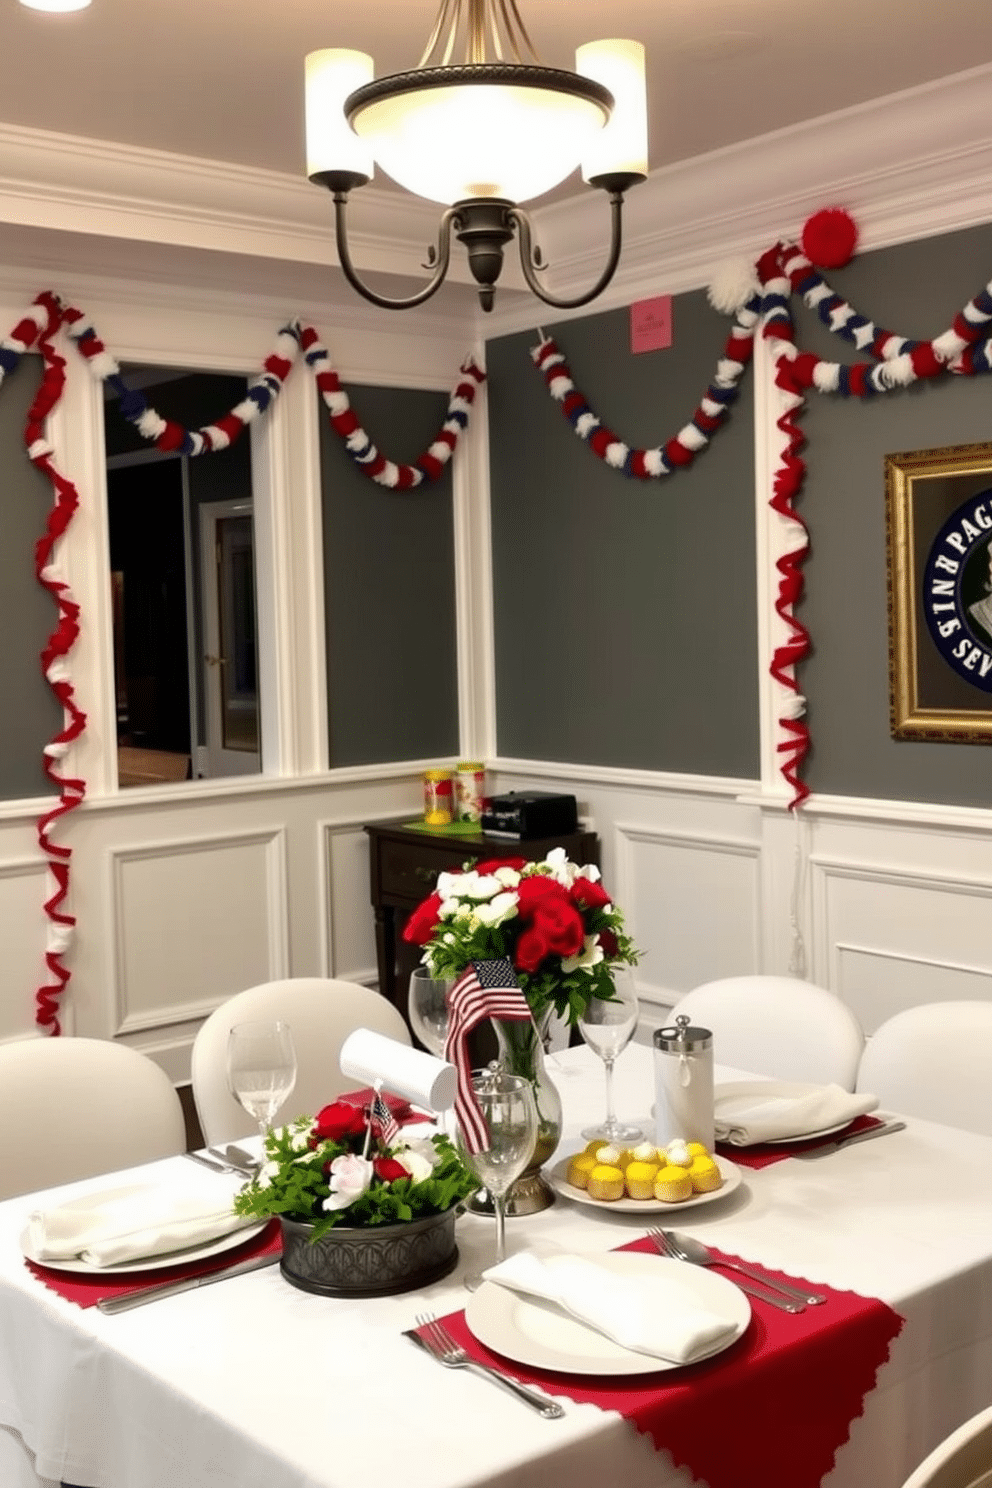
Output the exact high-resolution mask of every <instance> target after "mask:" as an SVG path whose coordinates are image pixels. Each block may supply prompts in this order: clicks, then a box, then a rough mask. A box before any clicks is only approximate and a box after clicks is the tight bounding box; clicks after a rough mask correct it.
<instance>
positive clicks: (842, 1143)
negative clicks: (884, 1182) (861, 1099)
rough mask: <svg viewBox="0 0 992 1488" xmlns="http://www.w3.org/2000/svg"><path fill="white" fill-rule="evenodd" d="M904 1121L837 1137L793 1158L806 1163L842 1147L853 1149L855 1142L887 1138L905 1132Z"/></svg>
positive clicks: (826, 1155) (794, 1155)
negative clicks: (893, 1133) (892, 1134)
mask: <svg viewBox="0 0 992 1488" xmlns="http://www.w3.org/2000/svg"><path fill="white" fill-rule="evenodd" d="M905 1130H906V1123H905V1121H889V1122H886V1124H885V1125H884V1126H870V1127H868V1129H867V1131H859V1132H853V1133H852V1134H851V1136H849V1137H838V1139H837V1141H836V1142H825V1143H824V1144H823V1146H822V1147H809V1148H807V1150H806V1151H805V1152H793V1153H792V1156H793V1157H801V1158H802V1159H803V1160H804V1161H807V1160H808V1159H809V1158H811V1157H829V1156H830V1154H831V1153H832V1152H839V1151H840V1149H841V1148H842V1147H853V1146H854V1143H855V1142H870V1141H871V1140H872V1138H873V1137H887V1136H888V1135H889V1132H897V1131H905Z"/></svg>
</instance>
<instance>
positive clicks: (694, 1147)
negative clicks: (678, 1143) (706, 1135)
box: [685, 1142, 711, 1157]
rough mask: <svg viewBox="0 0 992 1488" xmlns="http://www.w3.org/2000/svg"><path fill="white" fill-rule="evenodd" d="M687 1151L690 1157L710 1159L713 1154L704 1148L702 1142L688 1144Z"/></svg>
mask: <svg viewBox="0 0 992 1488" xmlns="http://www.w3.org/2000/svg"><path fill="white" fill-rule="evenodd" d="M685 1146H686V1151H687V1152H688V1154H689V1156H690V1157H709V1156H711V1154H710V1153H709V1152H708V1151H707V1150H706V1148H705V1147H704V1146H703V1144H702V1142H686V1144H685Z"/></svg>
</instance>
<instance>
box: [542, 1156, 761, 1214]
mask: <svg viewBox="0 0 992 1488" xmlns="http://www.w3.org/2000/svg"><path fill="white" fill-rule="evenodd" d="M548 1178H549V1179H550V1181H551V1185H552V1187H553V1188H554V1189H555V1190H556V1192H557V1193H560V1194H561V1195H562V1196H563V1197H564V1198H566V1199H574V1200H575V1201H576V1203H579V1204H592V1205H595V1207H596V1208H598V1209H609V1210H613V1211H617V1212H619V1213H621V1214H658V1213H660V1212H662V1211H665V1210H669V1209H691V1208H693V1207H695V1206H697V1205H699V1204H712V1203H713V1202H714V1201H715V1200H717V1199H722V1198H725V1197H726V1195H727V1194H729V1193H733V1191H734V1189H735V1188H739V1187H740V1184H741V1180H742V1174H741V1170H740V1168H738V1167H737V1165H736V1164H735V1163H732V1162H728V1161H727V1159H726V1158H725V1157H720V1156H718V1155H717V1154H716V1153H714V1152H710V1151H708V1150H707V1149H706V1148H705V1147H703V1146H702V1144H701V1143H699V1142H683V1141H681V1140H675V1141H672V1142H669V1143H667V1144H666V1146H664V1147H656V1146H655V1145H654V1144H653V1143H651V1142H641V1143H639V1144H638V1146H636V1147H623V1148H621V1147H614V1146H612V1145H610V1144H609V1143H608V1142H603V1141H602V1140H599V1141H594V1142H590V1143H589V1144H588V1145H587V1146H586V1147H585V1148H584V1149H583V1150H582V1151H581V1152H575V1153H573V1154H572V1155H571V1157H565V1158H562V1159H561V1161H560V1162H557V1163H556V1164H555V1166H554V1167H553V1168H552V1169H551V1170H550V1172H549V1173H548Z"/></svg>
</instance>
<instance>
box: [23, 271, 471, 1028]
mask: <svg viewBox="0 0 992 1488" xmlns="http://www.w3.org/2000/svg"><path fill="white" fill-rule="evenodd" d="M63 328H64V329H65V331H66V332H67V333H68V335H69V337H70V338H71V340H72V341H73V342H74V343H75V345H76V347H77V349H78V350H79V352H80V354H81V355H82V356H83V357H84V359H85V360H86V363H87V365H88V367H89V369H90V371H91V373H92V374H93V376H94V377H95V378H96V379H97V381H99V382H105V383H107V384H108V385H109V386H110V387H112V388H113V389H114V390H115V392H116V393H117V395H118V400H119V403H118V406H119V408H120V411H121V414H122V415H123V417H124V418H126V419H127V420H128V422H129V423H131V424H133V425H134V427H135V428H136V429H137V430H138V433H139V434H140V435H141V436H142V438H144V439H147V440H149V441H151V442H152V443H153V444H154V445H155V447H156V448H157V449H160V450H162V451H167V452H169V453H176V454H180V455H190V456H195V455H203V454H209V453H210V452H211V451H212V450H220V449H226V448H227V447H228V446H229V445H230V444H233V442H234V441H235V440H236V439H237V438H238V436H239V435H240V434H242V433H243V432H244V430H245V429H246V428H247V427H248V425H249V424H250V423H251V422H252V420H253V419H256V418H258V417H260V416H261V415H262V414H263V413H265V412H267V410H268V409H269V408H270V407H271V406H272V403H273V401H274V400H275V399H276V398H277V397H278V395H279V393H280V392H281V391H282V388H283V385H284V384H285V381H286V378H287V377H288V376H289V373H290V371H291V370H292V368H293V364H294V362H295V361H296V358H297V356H298V354H299V351H300V348H301V347H302V348H303V351H304V355H305V357H306V361H307V363H308V365H309V366H310V367H311V368H312V370H313V372H314V374H315V376H316V379H317V384H318V387H319V388H320V392H321V397H322V398H323V399H324V402H325V403H326V404H327V407H328V411H329V413H330V419H331V424H332V426H333V428H334V429H335V431H336V432H337V433H338V434H339V435H340V437H341V439H342V441H343V443H344V445H345V448H346V449H347V451H348V453H349V454H350V455H351V457H352V459H353V460H354V461H355V464H356V465H357V466H358V468H359V469H360V470H361V471H362V472H363V473H364V474H365V475H367V476H368V477H369V478H370V479H371V480H374V481H376V482H378V484H380V485H383V486H389V487H391V488H395V489H398V490H408V489H412V488H414V487H416V486H419V485H423V484H424V483H430V482H432V481H435V480H437V478H438V477H439V476H440V475H441V473H442V471H443V470H444V468H445V466H446V465H447V463H448V461H449V460H450V459H451V457H452V455H453V454H454V452H455V448H456V446H457V444H458V438H459V435H460V434H461V433H462V432H463V431H464V430H465V428H466V427H467V425H468V419H469V411H470V409H471V406H472V402H473V400H474V398H475V394H476V391H477V389H478V387H479V385H480V384H481V383H482V382H483V381H484V380H485V373H484V372H483V371H482V370H481V369H480V368H479V367H478V366H477V365H476V363H475V362H474V361H473V360H471V358H470V359H468V360H467V361H466V362H465V363H464V364H463V366H462V368H461V378H460V380H459V382H458V383H457V385H456V386H455V389H454V391H453V392H452V394H451V399H450V401H449V403H448V409H447V413H446V415H445V420H444V423H443V425H442V427H441V429H440V431H439V433H438V435H437V437H436V438H435V439H434V440H433V441H432V443H431V444H430V446H429V447H428V449H427V450H426V451H425V452H424V454H423V455H421V457H420V459H419V460H418V461H417V462H416V464H415V465H397V464H395V463H394V462H393V461H391V460H387V459H385V458H384V457H383V456H382V455H380V454H379V452H378V450H377V449H376V447H375V445H374V444H373V443H372V441H371V439H370V438H369V437H368V435H367V434H366V433H365V431H364V429H362V427H361V425H360V424H359V422H358V420H357V418H356V417H355V415H354V413H353V412H352V411H351V407H350V404H349V402H348V397H347V394H346V393H345V392H344V391H343V389H342V388H341V386H340V383H339V382H338V378H337V374H336V373H335V372H334V371H333V369H332V368H331V365H330V359H329V357H328V354H327V351H326V349H325V348H324V347H323V346H322V345H321V343H320V340H319V338H318V336H317V332H316V331H315V330H314V329H313V327H312V326H302V325H300V324H299V322H297V321H293V322H291V323H290V324H289V325H287V326H285V327H284V328H283V329H282V330H281V331H280V332H279V335H278V337H277V339H276V344H275V347H274V348H273V350H272V352H271V353H270V355H269V356H268V357H267V358H266V359H265V363H264V365H263V368H262V371H261V372H260V373H259V374H258V376H257V377H256V378H254V379H253V380H252V382H251V383H250V384H249V386H248V390H247V393H246V395H245V397H244V399H243V400H242V401H241V402H240V403H238V404H236V405H235V407H234V408H232V409H231V410H230V411H229V412H228V413H226V414H225V415H224V416H223V417H222V418H219V419H217V420H216V422H214V423H212V424H207V425H205V426H204V427H203V428H200V429H192V430H191V429H186V428H184V427H183V426H182V425H181V424H178V423H175V422H174V421H173V420H171V419H165V418H163V417H162V415H161V414H160V413H158V412H156V410H155V409H154V408H150V407H149V405H148V402H147V400H146V398H145V396H144V394H143V393H141V392H136V391H133V390H131V389H129V388H128V387H127V385H126V384H125V382H124V380H123V378H122V377H121V370H120V367H119V366H118V364H117V362H116V361H115V360H114V358H113V357H112V356H111V354H110V353H109V352H108V351H107V348H106V347H105V346H104V344H103V342H102V341H101V340H100V337H99V336H98V335H97V333H96V331H95V329H94V327H93V326H92V324H91V323H90V321H89V320H87V318H86V316H85V315H84V314H83V313H82V311H81V310H77V309H75V308H74V307H72V306H67V305H64V304H63V303H62V301H61V300H60V299H59V297H58V296H57V295H55V294H52V293H51V292H49V291H46V292H45V293H43V294H40V295H39V296H38V297H37V299H36V300H35V301H34V304H33V305H31V306H30V308H29V309H28V310H27V311H26V312H25V314H24V315H23V316H22V318H21V319H20V320H19V321H18V323H17V325H16V326H15V327H14V329H13V330H12V331H11V333H10V335H9V336H6V337H5V338H4V339H3V340H2V341H0V384H2V382H3V379H4V378H5V377H6V376H7V375H8V374H9V373H11V372H13V371H15V370H16V368H17V366H18V365H19V363H20V360H21V358H22V357H23V356H24V354H25V352H27V351H29V350H30V349H31V347H32V346H34V345H35V343H37V345H38V350H39V351H40V352H41V355H42V358H43V362H44V369H45V370H44V375H43V378H42V383H41V387H40V389H39V391H38V395H37V397H36V398H35V400H34V403H33V404H32V407H31V409H30V412H29V414H28V420H27V429H26V434H25V442H26V445H27V452H28V458H29V459H30V460H31V462H32V463H33V464H34V465H35V466H36V467H37V468H38V469H39V470H41V471H43V472H44V474H45V475H47V477H48V479H49V480H50V482H51V484H52V488H53V491H54V494H55V502H54V505H53V508H52V511H51V512H50V514H49V517H48V521H47V523H46V527H45V532H44V535H43V536H42V537H41V538H40V539H39V541H38V543H37V545H36V549H35V573H36V577H37V579H38V582H39V583H40V584H42V585H43V586H44V588H45V589H47V590H48V592H49V594H50V595H51V596H52V598H53V600H54V601H55V603H56V605H57V607H58V620H57V623H56V626H55V629H54V630H53V631H52V633H51V635H50V636H49V638H48V642H47V644H46V646H45V648H44V650H43V651H42V654H41V666H42V671H43V673H44V676H45V678H46V680H47V682H48V685H49V687H50V688H51V689H52V692H53V693H54V694H55V696H56V698H57V699H58V701H59V702H60V703H61V705H62V710H63V718H64V725H63V727H62V729H61V730H60V731H59V732H58V733H57V734H56V735H55V737H54V738H52V739H51V740H50V741H49V742H48V743H47V744H46V745H45V749H44V770H45V774H46V776H47V777H48V779H49V780H50V781H51V782H52V783H53V784H54V785H55V786H56V788H57V790H58V797H59V798H58V801H57V804H56V805H55V806H54V807H52V808H50V809H48V810H46V811H45V812H44V813H43V814H42V816H41V818H40V819H39V821H38V828H37V830H38V845H39V847H40V849H41V851H42V852H43V853H44V855H45V858H46V859H47V864H48V871H49V875H50V879H51V885H50V892H49V893H48V895H47V897H46V899H45V904H44V910H45V915H46V917H47V922H48V923H47V929H46V947H45V965H46V967H47V969H48V973H49V975H50V977H51V978H52V980H51V981H49V982H46V983H45V985H43V986H42V987H40V988H39V989H38V991H37V992H36V994H35V1021H36V1022H37V1023H38V1024H39V1025H40V1026H41V1027H42V1028H45V1029H46V1030H47V1031H48V1032H49V1033H52V1034H58V1033H60V1032H61V1025H60V1022H59V1008H60V1001H59V999H60V997H61V995H62V993H63V992H64V991H65V989H66V986H67V985H68V982H69V979H70V976H71V972H70V971H69V969H68V967H67V966H66V965H65V961H64V957H65V954H66V952H67V951H68V950H69V947H70V945H71V943H72V935H73V931H74V928H75V924H76V921H75V917H74V916H73V915H71V914H69V913H68V912H67V911H66V909H65V903H66V899H67V896H68V892H69V859H70V858H71V856H72V849H71V848H69V847H65V846H63V845H62V844H60V843H57V842H55V841H53V839H52V835H51V833H52V828H53V827H54V825H55V823H56V822H57V821H58V820H59V818H60V817H62V816H64V815H66V813H67V812H70V811H73V810H75V808H76V807H77V806H79V805H80V803H81V802H82V800H83V798H84V797H85V794H86V783H85V781H83V780H79V779H76V778H74V777H71V776H67V775H63V774H61V773H60V771H59V769H58V762H59V761H60V760H62V759H64V758H65V756H66V755H67V754H68V752H69V748H70V745H71V744H72V742H73V741H74V740H75V739H78V738H79V736H80V735H81V734H82V732H83V730H84V729H85V727H86V715H85V713H83V712H82V711H81V709H80V708H79V706H78V704H77V702H76V698H75V691H74V688H73V685H72V680H71V677H70V673H69V668H68V663H67V660H66V658H67V656H68V654H69V652H70V650H71V649H72V646H73V645H74V643H75V641H76V638H77V636H78V634H79V605H78V604H77V603H76V602H75V601H74V600H73V598H72V596H71V594H70V592H69V586H68V584H67V583H66V582H65V579H64V577H63V575H62V571H61V569H60V568H59V566H58V563H57V561H56V559H55V556H54V549H55V546H56V543H57V542H58V540H59V539H60V538H61V537H62V536H63V535H64V534H65V531H66V529H67V527H68V526H69V523H70V521H71V520H72V517H73V514H74V512H75V511H76V508H77V507H78V505H79V495H78V492H77V491H76V488H75V486H74V485H73V484H72V482H71V481H70V480H68V479H67V478H66V477H65V476H64V475H62V474H61V473H60V472H59V470H58V469H57V468H56V466H55V464H54V463H53V460H52V448H51V446H50V445H49V444H48V443H47V441H46V439H45V419H46V418H47V417H48V415H49V414H50V413H51V412H52V410H53V409H54V408H55V406H56V405H57V404H58V402H59V400H60V398H61V397H62V393H63V390H64V388H65V360H64V358H63V357H61V356H60V355H59V354H58V352H56V350H55V347H54V345H53V338H54V336H55V335H56V333H57V332H58V331H59V330H60V329H63Z"/></svg>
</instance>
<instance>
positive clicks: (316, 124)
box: [306, 47, 375, 179]
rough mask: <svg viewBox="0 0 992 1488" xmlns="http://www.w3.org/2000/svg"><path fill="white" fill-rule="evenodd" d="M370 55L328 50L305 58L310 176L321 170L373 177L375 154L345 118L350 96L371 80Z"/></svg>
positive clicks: (343, 49) (327, 48)
mask: <svg viewBox="0 0 992 1488" xmlns="http://www.w3.org/2000/svg"><path fill="white" fill-rule="evenodd" d="M372 73H373V62H372V58H371V57H370V56H369V55H368V53H367V52H353V51H349V50H347V48H344V47H326V48H325V49H324V50H323V51H320V52H310V53H308V55H307V59H306V130H307V132H306V140H307V175H308V176H313V175H316V174H318V172H320V171H354V172H355V173H356V174H357V175H362V176H367V177H369V179H371V177H372V173H373V170H374V169H375V166H374V163H373V159H372V151H371V150H370V148H369V146H368V145H367V144H365V143H364V142H363V141H362V140H360V139H359V138H358V136H357V135H356V134H355V132H354V131H353V130H352V128H351V126H350V125H349V123H348V120H347V119H346V118H345V112H344V101H345V99H346V98H347V97H348V94H349V93H353V92H354V91H355V89H356V88H361V87H363V86H364V85H365V84H366V83H370V82H371V81H372Z"/></svg>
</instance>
